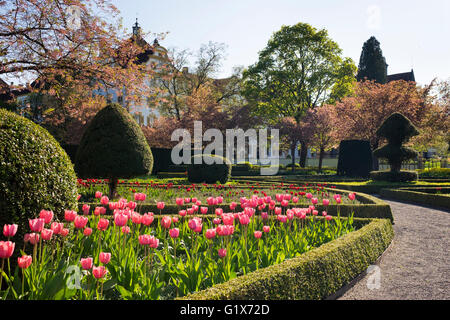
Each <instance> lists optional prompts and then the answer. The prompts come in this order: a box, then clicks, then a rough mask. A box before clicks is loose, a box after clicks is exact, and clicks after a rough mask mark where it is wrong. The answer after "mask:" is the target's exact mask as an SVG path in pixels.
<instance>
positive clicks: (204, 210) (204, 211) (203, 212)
mask: <svg viewBox="0 0 450 320" xmlns="http://www.w3.org/2000/svg"><path fill="white" fill-rule="evenodd" d="M200 212H201V213H202V214H206V213H207V212H208V207H200Z"/></svg>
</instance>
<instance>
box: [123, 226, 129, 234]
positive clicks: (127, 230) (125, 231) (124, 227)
mask: <svg viewBox="0 0 450 320" xmlns="http://www.w3.org/2000/svg"><path fill="white" fill-rule="evenodd" d="M130 231H131V229H130V227H129V226H123V227H122V233H123V234H129V233H130Z"/></svg>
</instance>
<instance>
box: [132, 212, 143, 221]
mask: <svg viewBox="0 0 450 320" xmlns="http://www.w3.org/2000/svg"><path fill="white" fill-rule="evenodd" d="M131 222H133V223H134V224H141V223H142V216H141V215H140V214H139V213H137V212H132V213H131Z"/></svg>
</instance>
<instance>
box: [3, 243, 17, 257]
mask: <svg viewBox="0 0 450 320" xmlns="http://www.w3.org/2000/svg"><path fill="white" fill-rule="evenodd" d="M15 246H16V244H15V243H14V242H11V241H0V259H9V258H10V257H11V256H12V254H13V252H14V248H15Z"/></svg>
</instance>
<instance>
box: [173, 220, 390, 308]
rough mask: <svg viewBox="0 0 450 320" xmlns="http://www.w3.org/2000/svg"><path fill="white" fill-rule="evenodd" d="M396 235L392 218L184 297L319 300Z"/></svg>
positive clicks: (346, 280)
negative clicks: (391, 221) (278, 262)
mask: <svg viewBox="0 0 450 320" xmlns="http://www.w3.org/2000/svg"><path fill="white" fill-rule="evenodd" d="M393 237H394V231H393V228H392V225H391V223H390V222H389V220H386V219H373V220H371V221H370V222H369V223H368V224H366V225H365V226H363V227H362V228H361V229H359V230H357V231H354V232H351V233H349V234H346V235H344V236H342V237H340V238H338V239H336V240H334V241H331V242H329V243H326V244H324V245H322V246H320V247H319V248H316V249H313V250H311V251H309V252H306V253H304V254H302V255H301V256H299V257H296V258H292V259H289V260H285V261H283V262H282V263H280V264H277V265H273V266H270V267H267V268H263V269H260V270H257V271H254V272H252V273H249V274H246V275H243V276H240V277H237V278H234V279H232V280H230V281H228V282H225V283H222V284H218V285H216V286H214V287H211V288H208V289H206V290H202V291H199V292H195V293H193V294H190V295H187V296H185V297H182V298H180V299H182V300H254V299H255V300H280V299H281V300H288V299H296V300H313V299H314V300H317V299H325V298H327V297H329V296H330V295H332V294H334V293H335V292H337V291H338V290H339V289H341V288H342V287H343V286H345V285H346V284H347V283H349V282H350V281H351V280H352V279H354V278H355V277H357V276H358V275H359V274H361V273H362V272H364V271H365V270H366V269H367V267H368V266H369V265H370V264H372V263H373V262H375V261H376V260H377V259H378V257H379V256H381V254H382V253H383V252H384V251H385V250H386V248H387V247H388V246H389V244H390V243H391V241H392V239H393Z"/></svg>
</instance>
